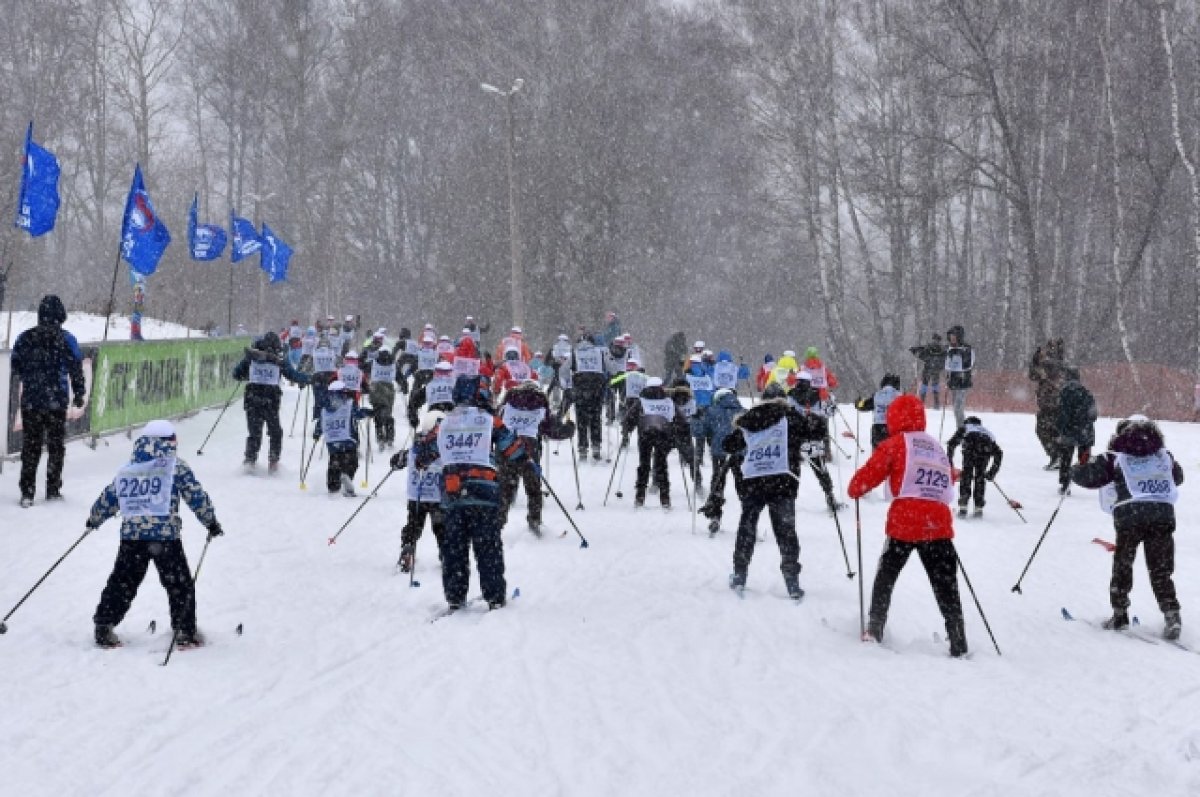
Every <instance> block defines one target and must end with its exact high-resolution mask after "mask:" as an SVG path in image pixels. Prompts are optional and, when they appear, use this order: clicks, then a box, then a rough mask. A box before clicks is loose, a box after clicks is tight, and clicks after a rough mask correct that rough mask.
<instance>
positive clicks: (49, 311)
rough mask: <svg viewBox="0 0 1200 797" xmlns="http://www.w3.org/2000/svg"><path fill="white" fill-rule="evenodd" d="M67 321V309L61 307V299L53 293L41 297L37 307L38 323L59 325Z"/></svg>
mask: <svg viewBox="0 0 1200 797" xmlns="http://www.w3.org/2000/svg"><path fill="white" fill-rule="evenodd" d="M66 320H67V309H66V308H65V307H63V303H62V299H60V298H58V297H57V296H55V295H54V294H53V293H48V294H46V295H45V296H44V297H42V303H41V304H39V305H38V323H39V324H55V325H61V324H63V323H64V322H65V321H66Z"/></svg>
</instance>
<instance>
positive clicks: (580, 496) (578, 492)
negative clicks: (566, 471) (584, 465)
mask: <svg viewBox="0 0 1200 797" xmlns="http://www.w3.org/2000/svg"><path fill="white" fill-rule="evenodd" d="M571 467H572V468H574V469H575V497H576V498H577V499H578V501H579V503H578V504H576V505H575V508H576V509H578V510H580V511H582V510H583V492H582V491H581V490H580V489H579V460H578V458H576V456H575V441H574V440H572V441H571Z"/></svg>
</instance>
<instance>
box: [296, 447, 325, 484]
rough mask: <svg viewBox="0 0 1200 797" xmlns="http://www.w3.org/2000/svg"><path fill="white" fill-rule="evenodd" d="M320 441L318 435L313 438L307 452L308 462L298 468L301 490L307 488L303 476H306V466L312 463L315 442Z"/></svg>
mask: <svg viewBox="0 0 1200 797" xmlns="http://www.w3.org/2000/svg"><path fill="white" fill-rule="evenodd" d="M320 442H321V438H320V437H318V438H317V439H316V440H313V446H312V448H311V449H309V452H308V462H306V463H304V467H303V468H301V469H300V489H301V490H307V489H308V485H307V484H305V483H304V478H305V477H306V476H308V467H309V466H310V465H312V458H313V454H315V453H316V452H317V444H318V443H320Z"/></svg>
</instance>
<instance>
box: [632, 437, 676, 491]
mask: <svg viewBox="0 0 1200 797" xmlns="http://www.w3.org/2000/svg"><path fill="white" fill-rule="evenodd" d="M670 453H671V445H670V443H669V442H668V440H667V436H666V435H664V434H661V433H658V434H656V433H654V432H646V433H642V432H638V466H637V477H636V478H635V479H634V482H633V492H634V498H635V500H637V501H645V500H646V486H647V485H648V484H649V482H650V473H651V471H652V470H653V473H654V486H655V487H657V488H658V495H659V498H660V500H661V501H662V502H663V503H664V504H666V503H670V501H671V479H670V476H669V475H668V474H667V455H668V454H670Z"/></svg>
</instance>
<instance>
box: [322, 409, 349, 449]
mask: <svg viewBox="0 0 1200 797" xmlns="http://www.w3.org/2000/svg"><path fill="white" fill-rule="evenodd" d="M353 413H354V403H353V402H351V401H343V402H342V403H341V405H340V406H338V407H335V408H334V409H332V410H321V433H322V434H324V435H325V442H326V443H344V442H346V441H347V440H353V439H354V436H353V435H352V434H351V433H350V424H351V423H352V420H351V416H352V414H353Z"/></svg>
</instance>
